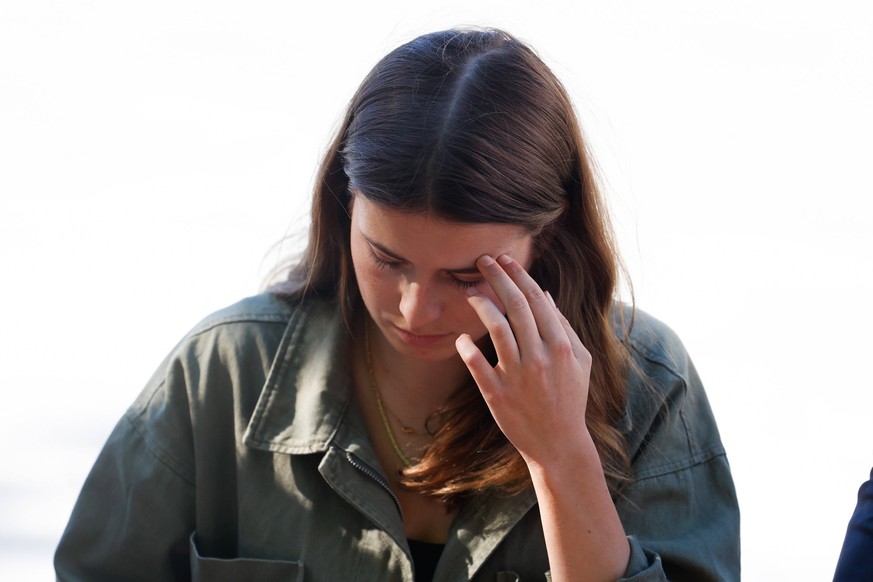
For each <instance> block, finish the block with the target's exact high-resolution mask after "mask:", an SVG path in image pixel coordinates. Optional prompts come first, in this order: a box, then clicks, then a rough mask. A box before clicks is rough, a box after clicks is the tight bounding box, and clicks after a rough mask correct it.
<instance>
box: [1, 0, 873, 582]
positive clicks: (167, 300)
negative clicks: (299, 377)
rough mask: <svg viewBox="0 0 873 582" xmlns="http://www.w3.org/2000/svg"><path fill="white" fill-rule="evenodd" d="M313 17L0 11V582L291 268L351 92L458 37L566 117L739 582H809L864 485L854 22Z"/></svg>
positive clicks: (867, 438) (862, 58)
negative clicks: (717, 487)
mask: <svg viewBox="0 0 873 582" xmlns="http://www.w3.org/2000/svg"><path fill="white" fill-rule="evenodd" d="M310 4H311V5H306V4H305V3H304V4H301V3H291V2H278V1H266V2H247V3H243V2H226V1H218V2H215V1H213V2H205V1H190V2H185V1H174V2H169V1H165V0H156V1H153V2H149V3H130V2H111V1H109V0H92V1H81V2H61V1H54V2H50V1H45V0H11V1H7V2H4V3H2V4H0V268H2V271H0V272H2V279H0V281H2V284H0V305H2V307H3V308H2V310H0V390H2V395H3V399H2V402H3V405H2V406H0V443H2V444H0V463H2V467H3V470H2V475H0V579H3V580H44V579H50V578H51V577H52V573H51V566H50V559H51V554H52V551H53V548H54V545H55V544H56V542H57V539H58V537H59V535H60V533H61V531H62V529H63V527H64V525H65V523H66V520H67V518H68V516H69V513H70V510H71V509H72V504H73V502H74V500H75V497H76V495H77V493H78V489H79V487H80V486H81V483H82V480H83V479H84V477H85V475H86V473H87V471H88V470H89V469H90V466H91V464H92V463H93V461H94V458H95V457H96V455H97V453H98V452H99V450H100V448H101V446H102V444H103V441H104V440H105V439H106V437H107V435H108V434H109V431H110V430H111V429H112V426H113V425H114V423H115V422H116V420H117V419H118V418H119V417H120V415H121V414H122V413H123V411H124V410H125V408H126V407H127V406H128V405H129V404H130V402H131V401H132V400H133V398H134V397H135V396H136V394H137V393H138V392H139V390H140V389H141V387H142V386H143V385H144V384H145V382H146V380H147V379H148V377H149V376H150V374H151V373H152V371H153V370H154V369H155V367H156V366H157V365H158V364H159V363H160V361H161V359H162V358H163V357H164V355H165V354H166V353H167V352H168V351H169V350H170V349H171V348H172V346H173V345H174V344H175V342H176V341H178V339H179V338H181V336H182V335H183V334H184V333H185V332H186V331H187V330H188V329H189V328H190V327H191V326H192V325H193V324H194V323H196V322H197V321H198V320H199V319H200V318H202V317H203V316H205V315H207V314H208V313H210V312H211V311H214V310H216V309H218V308H221V307H223V306H225V305H227V304H229V303H232V302H234V301H236V300H237V299H239V298H241V297H243V296H245V295H250V294H253V293H255V292H257V291H258V288H259V285H260V283H261V281H262V279H263V277H264V275H265V274H266V273H267V272H268V271H269V270H270V268H271V267H272V266H273V265H274V264H275V261H276V258H277V257H278V256H281V255H282V254H284V253H286V252H289V251H290V250H292V249H293V248H295V242H294V240H293V238H292V240H290V241H286V242H285V243H284V244H283V245H281V246H278V247H277V246H276V245H277V243H279V241H280V240H281V239H283V237H284V236H285V235H286V234H294V233H300V232H302V229H304V228H305V225H306V220H307V218H306V215H307V207H308V199H309V198H308V197H309V191H310V189H311V184H312V179H313V173H314V170H315V166H316V164H317V163H318V160H319V157H320V155H321V153H322V151H323V150H324V148H325V147H326V145H327V142H328V139H329V137H330V135H331V133H332V131H333V129H334V127H335V125H336V123H337V122H338V119H339V116H340V114H341V111H342V109H343V107H344V105H345V104H346V102H347V101H348V99H349V98H350V97H351V95H352V93H353V92H354V90H355V88H356V87H357V84H358V83H359V82H360V80H361V79H362V78H363V76H364V75H365V74H366V72H367V71H368V70H369V69H370V67H372V65H373V64H375V62H376V60H378V59H379V58H380V57H381V56H382V55H383V54H384V53H386V52H387V51H388V50H390V49H392V48H394V47H395V46H397V45H398V44H400V43H402V42H404V41H406V40H409V39H410V38H412V37H414V36H416V35H418V34H420V33H424V32H428V31H431V30H436V29H441V28H446V27H449V26H453V25H459V24H479V25H494V26H499V27H502V28H505V29H507V30H509V31H510V32H512V33H514V34H516V35H517V36H520V37H521V38H522V39H524V40H527V41H528V42H529V43H530V44H532V45H533V46H534V47H535V48H536V49H537V50H538V51H539V52H540V54H541V55H542V56H543V57H544V59H545V60H546V61H547V62H548V63H549V64H550V65H551V66H552V67H553V68H554V70H555V71H556V73H557V74H558V76H559V77H560V78H561V79H562V80H563V81H564V82H565V84H566V85H567V87H568V88H569V90H570V92H571V94H572V95H573V97H574V100H575V102H576V105H577V109H578V111H579V114H580V117H581V120H582V124H583V127H584V129H585V131H586V134H587V136H588V137H589V139H590V141H591V144H592V149H593V151H594V153H595V156H596V158H597V160H598V162H599V163H600V167H601V170H602V173H603V178H604V183H605V186H606V191H607V192H608V196H609V198H610V203H611V205H612V209H613V214H614V219H615V222H616V229H617V232H618V234H619V238H620V244H621V247H622V250H623V253H624V256H625V259H626V261H627V264H628V268H629V271H630V275H631V278H632V280H633V283H634V289H635V295H636V300H637V304H638V306H639V307H640V308H642V309H644V310H646V311H648V312H650V313H652V314H654V315H655V316H657V317H658V318H660V319H662V320H664V321H666V322H667V323H668V324H670V325H671V326H672V327H673V328H674V329H675V330H676V331H677V332H678V333H679V335H680V336H681V337H682V338H683V340H684V341H685V344H686V346H687V347H688V349H689V351H690V353H691V355H692V357H693V358H694V360H695V362H696V364H697V367H698V369H699V371H700V373H701V376H702V378H703V380H704V383H705V385H706V387H707V390H708V393H709V396H710V400H711V401H712V404H713V407H714V408H715V412H716V416H717V418H718V420H719V424H720V427H721V431H722V436H723V440H724V441H725V444H726V446H727V448H728V454H729V458H730V460H731V465H732V467H733V470H734V477H735V480H736V484H737V488H738V492H739V496H740V502H741V510H742V519H743V532H742V533H743V567H744V578H745V579H746V580H752V581H755V580H788V579H790V580H822V579H829V578H830V577H831V576H832V574H833V567H834V565H835V562H836V558H837V554H838V552H839V547H840V544H841V543H842V538H843V535H844V532H845V525H846V522H847V521H848V518H849V515H850V514H851V511H852V508H853V506H854V502H855V494H856V491H857V488H858V486H860V484H861V482H862V481H864V480H865V479H866V478H867V476H868V474H869V471H870V468H871V466H873V421H871V411H873V381H871V380H870V376H869V371H868V369H869V365H868V362H869V361H870V356H869V354H870V353H871V351H873V340H871V339H870V334H869V330H870V329H871V328H873V315H871V308H870V307H869V304H868V298H869V297H871V296H873V260H871V258H873V202H871V200H873V178H871V170H870V168H871V160H873V107H871V104H873V67H871V63H873V8H871V7H870V4H869V2H865V1H863V0H857V1H847V0H843V1H841V0H837V1H829V2H824V1H819V2H808V1H795V2H789V1H787V0H785V1H767V0H759V1H747V0H742V1H735V2H730V3H715V2H694V1H690V0H689V1H679V0H663V1H661V2H644V1H628V2H622V1H616V2H606V1H601V2H592V1H577V2H573V3H570V2H550V1H547V0H543V1H540V2H518V1H506V0H504V1H501V2H495V1H481V2H476V3H473V2H469V1H464V2H460V1H458V2H442V3H439V4H434V5H431V6H417V5H415V4H413V3H410V2H400V1H395V2H387V1H371V2H366V3H351V2H349V3H348V6H343V5H342V3H335V2H334V3H310ZM468 4H475V8H470V7H469V6H467V5H468ZM298 239H299V237H298Z"/></svg>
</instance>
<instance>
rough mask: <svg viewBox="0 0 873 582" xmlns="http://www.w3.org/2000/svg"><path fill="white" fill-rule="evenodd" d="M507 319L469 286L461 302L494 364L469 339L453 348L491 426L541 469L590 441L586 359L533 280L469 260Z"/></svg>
mask: <svg viewBox="0 0 873 582" xmlns="http://www.w3.org/2000/svg"><path fill="white" fill-rule="evenodd" d="M476 265H477V267H478V268H479V271H480V272H481V273H482V275H483V276H484V277H485V279H486V280H487V282H488V284H489V285H490V287H491V289H493V291H494V294H495V295H496V296H497V298H498V299H499V300H500V302H501V303H502V304H503V306H505V309H506V315H504V314H503V312H502V311H501V310H500V308H499V307H498V305H497V304H495V302H494V301H492V300H491V299H490V298H489V297H487V296H485V295H483V294H481V293H479V292H478V291H477V290H476V289H469V290H468V291H467V300H468V302H469V303H470V305H471V306H472V307H473V309H475V310H476V313H477V314H478V316H479V318H480V319H481V320H482V323H483V324H484V325H485V327H486V329H487V330H488V332H489V334H490V335H491V340H492V342H493V343H494V348H495V350H496V352H497V358H498V362H497V365H496V366H493V367H492V366H491V364H490V363H489V362H488V361H487V360H486V358H485V356H483V355H482V352H481V351H480V350H479V348H478V347H477V346H476V344H475V343H474V342H473V340H472V338H470V336H469V335H466V334H465V335H462V336H460V337H459V338H458V339H457V341H456V342H455V346H456V348H457V350H458V353H459V354H460V355H461V358H462V359H463V360H464V363H465V364H466V365H467V368H468V369H469V370H470V373H471V374H472V375H473V379H474V380H475V381H476V384H478V386H479V390H480V391H481V392H482V396H483V397H484V398H485V402H486V403H487V404H488V407H489V409H490V410H491V414H492V415H493V416H494V419H495V420H496V421H497V425H498V426H499V427H500V429H501V430H502V431H503V433H504V434H505V435H506V437H507V438H508V439H509V440H510V442H512V444H513V445H514V446H515V447H516V449H518V451H519V452H520V453H521V455H522V457H523V458H524V459H525V461H526V462H527V463H528V464H531V463H536V464H538V465H545V464H549V463H553V462H557V461H559V460H560V457H561V455H562V454H564V453H570V452H571V451H575V450H578V449H577V448H576V447H577V446H582V445H585V444H587V443H589V442H590V435H589V434H588V430H587V428H586V426H585V421H584V419H585V409H586V404H587V400H588V382H589V376H590V373H591V355H590V354H589V353H588V350H586V349H585V346H583V345H582V342H581V340H580V339H579V336H577V335H576V332H575V331H574V330H573V328H572V327H571V326H570V323H569V322H568V321H567V319H566V318H565V317H564V316H563V315H562V314H561V312H560V311H559V310H558V308H557V307H556V306H555V304H554V301H552V299H551V296H549V295H547V294H546V293H545V292H544V291H543V290H542V289H540V287H539V285H538V284H537V283H536V281H534V280H533V278H532V277H531V276H530V275H529V274H528V273H527V272H526V271H525V270H524V269H523V268H522V266H521V265H519V264H518V263H517V262H516V261H514V260H513V259H512V258H510V257H509V256H507V255H501V256H500V257H498V259H497V261H495V260H494V259H493V258H491V257H490V256H487V255H485V256H482V257H480V258H479V259H478V260H477V262H476Z"/></svg>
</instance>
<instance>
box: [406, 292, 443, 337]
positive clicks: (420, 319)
mask: <svg viewBox="0 0 873 582" xmlns="http://www.w3.org/2000/svg"><path fill="white" fill-rule="evenodd" d="M400 313H401V314H402V315H403V317H404V319H406V324H407V325H408V326H409V330H410V331H412V332H415V331H423V330H425V331H426V327H427V325H428V324H429V323H431V322H433V321H434V320H436V319H437V318H438V317H439V316H440V314H441V313H442V302H441V300H440V299H439V297H437V296H436V293H434V292H433V290H429V289H427V287H426V286H424V285H421V284H420V283H418V282H415V281H413V282H407V283H406V285H405V288H404V289H402V290H401V297H400Z"/></svg>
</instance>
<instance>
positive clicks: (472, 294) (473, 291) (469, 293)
mask: <svg viewBox="0 0 873 582" xmlns="http://www.w3.org/2000/svg"><path fill="white" fill-rule="evenodd" d="M476 295H479V289H477V288H476V287H467V297H475V296H476Z"/></svg>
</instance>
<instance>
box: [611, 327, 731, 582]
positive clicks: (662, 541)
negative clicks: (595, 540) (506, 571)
mask: <svg viewBox="0 0 873 582" xmlns="http://www.w3.org/2000/svg"><path fill="white" fill-rule="evenodd" d="M647 325H648V326H649V330H648V331H647V332H646V333H645V334H643V338H642V341H637V342H636V344H635V345H636V346H637V354H638V356H639V359H638V366H639V371H640V372H641V373H640V374H639V378H637V381H635V382H634V381H632V382H631V384H630V388H629V395H628V398H629V402H630V404H629V414H628V416H627V418H626V419H625V420H626V422H627V426H626V430H627V434H628V435H629V444H630V450H631V454H632V471H633V476H632V481H631V482H630V484H629V485H627V486H626V487H625V488H624V489H623V490H622V491H621V492H620V494H619V495H618V498H617V499H616V508H617V509H618V511H619V515H620V516H621V519H622V523H623V524H624V527H625V531H626V533H627V534H628V540H629V543H630V547H631V558H630V561H629V564H628V570H627V574H626V578H625V579H626V580H628V581H632V582H649V581H663V580H671V581H683V580H687V581H695V582H706V581H720V582H721V581H732V580H739V579H740V521H739V519H740V518H739V506H738V503H737V496H736V491H735V489H734V484H733V479H732V477H731V472H730V466H729V465H728V461H727V457H726V455H725V451H724V448H723V446H722V443H721V439H720V436H719V433H718V428H717V426H716V422H715V418H714V416H713V414H712V410H711V408H710V405H709V401H708V399H707V397H706V393H705V392H704V390H703V386H702V384H701V382H700V378H699V377H698V375H697V372H696V371H695V369H694V366H693V364H692V363H691V360H690V358H689V357H688V355H687V353H686V352H685V349H684V348H683V347H682V344H681V343H680V342H679V340H678V338H677V337H676V336H675V335H673V333H672V331H670V330H669V329H668V328H666V326H663V324H660V323H659V322H654V323H652V322H649V323H648V324H647ZM644 331H645V330H644Z"/></svg>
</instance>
